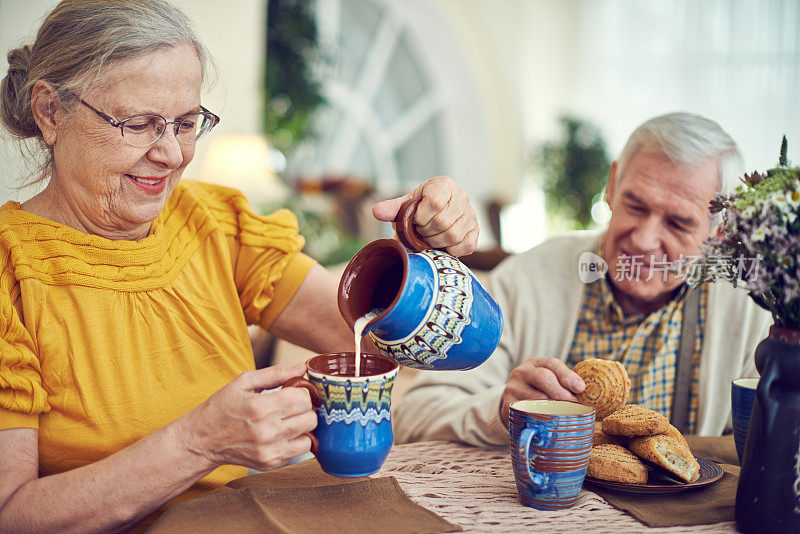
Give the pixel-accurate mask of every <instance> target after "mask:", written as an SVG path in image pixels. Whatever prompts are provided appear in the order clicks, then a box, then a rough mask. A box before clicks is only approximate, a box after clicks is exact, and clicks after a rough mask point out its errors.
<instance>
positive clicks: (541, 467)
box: [508, 400, 595, 510]
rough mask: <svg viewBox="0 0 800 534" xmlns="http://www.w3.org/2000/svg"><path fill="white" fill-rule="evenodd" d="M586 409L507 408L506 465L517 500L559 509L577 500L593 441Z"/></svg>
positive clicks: (559, 404) (529, 403)
mask: <svg viewBox="0 0 800 534" xmlns="http://www.w3.org/2000/svg"><path fill="white" fill-rule="evenodd" d="M594 416H595V411H594V408H592V407H591V406H584V405H583V404H578V403H577V402H571V401H559V400H522V401H517V402H515V403H513V404H512V405H511V407H510V408H509V422H508V430H509V433H510V435H511V441H510V448H511V462H512V464H513V467H514V479H515V480H516V483H517V493H518V495H519V500H520V502H521V503H522V504H523V505H525V506H530V507H532V508H536V509H537V510H561V509H564V508H569V507H570V506H572V505H573V504H575V501H576V500H578V493H580V490H581V486H582V485H583V479H584V477H585V476H586V467H587V466H588V465H589V453H590V452H591V450H592V439H593V438H594Z"/></svg>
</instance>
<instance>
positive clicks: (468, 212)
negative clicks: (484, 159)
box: [372, 176, 479, 256]
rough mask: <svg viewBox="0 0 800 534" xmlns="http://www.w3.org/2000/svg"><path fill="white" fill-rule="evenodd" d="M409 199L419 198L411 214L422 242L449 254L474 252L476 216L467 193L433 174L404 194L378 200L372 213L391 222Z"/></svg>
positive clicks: (449, 180)
mask: <svg viewBox="0 0 800 534" xmlns="http://www.w3.org/2000/svg"><path fill="white" fill-rule="evenodd" d="M411 198H421V199H422V200H421V201H420V203H419V205H418V206H417V210H416V212H415V213H414V225H415V226H416V230H417V233H418V234H419V235H420V236H421V237H422V239H424V240H425V242H427V243H428V244H429V245H430V246H432V247H433V248H437V249H443V250H446V251H447V252H449V253H450V254H452V255H453V256H466V255H467V254H472V253H473V252H475V247H476V245H477V244H478V233H479V230H478V217H477V216H476V214H475V209H474V208H473V207H472V204H470V202H469V198H468V197H467V193H466V192H465V191H464V190H463V189H461V188H460V187H458V186H457V185H456V183H455V181H454V180H453V179H452V178H450V177H449V176H435V177H433V178H431V179H430V180H427V181H425V182H424V183H422V184H421V185H420V186H418V187H417V188H416V189H414V190H413V191H412V192H410V193H408V194H407V195H404V196H402V197H398V198H392V199H389V200H384V201H382V202H378V203H377V204H375V206H373V208H372V214H373V215H374V216H375V218H376V219H378V220H379V221H387V222H391V221H394V218H395V216H396V215H397V211H398V210H399V209H400V206H401V205H402V204H403V202H405V201H406V200H408V199H411Z"/></svg>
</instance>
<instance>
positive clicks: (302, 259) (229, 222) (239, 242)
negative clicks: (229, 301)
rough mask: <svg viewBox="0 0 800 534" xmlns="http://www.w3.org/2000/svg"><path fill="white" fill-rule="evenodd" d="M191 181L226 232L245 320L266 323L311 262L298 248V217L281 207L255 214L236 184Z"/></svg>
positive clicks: (300, 245) (301, 242)
mask: <svg viewBox="0 0 800 534" xmlns="http://www.w3.org/2000/svg"><path fill="white" fill-rule="evenodd" d="M194 187H195V190H196V191H197V192H198V196H199V197H200V198H201V200H202V202H203V203H204V205H205V206H206V208H207V209H208V210H209V212H210V213H211V214H212V215H213V216H214V218H215V219H217V221H218V222H219V224H220V226H221V227H222V229H223V231H224V232H225V236H226V238H227V240H228V245H229V249H230V253H231V258H232V262H233V275H234V281H235V284H236V289H237V291H238V293H239V298H240V300H241V303H242V309H243V310H244V314H245V318H246V320H247V323H248V324H259V325H261V326H262V327H263V328H265V329H268V328H269V327H270V325H271V324H272V322H273V321H274V320H275V319H276V318H277V317H278V315H280V313H281V312H282V311H283V309H284V308H285V307H286V305H287V304H288V303H289V301H290V300H291V298H292V297H293V296H294V294H295V292H296V291H297V290H298V289H299V288H300V285H301V284H302V283H303V280H305V277H306V275H307V274H308V272H309V270H310V269H311V266H312V265H313V264H314V261H313V260H312V259H311V258H309V257H308V256H306V255H305V254H303V253H302V252H301V250H302V248H303V245H304V244H305V240H304V239H303V237H302V236H301V235H300V234H299V230H298V226H297V218H296V217H295V216H294V215H293V214H292V213H291V212H290V211H288V210H285V209H283V210H278V211H276V212H275V213H272V214H270V215H260V214H257V213H255V212H254V211H253V209H252V208H251V207H250V204H249V202H248V200H247V199H246V198H245V196H244V195H242V194H241V193H240V192H239V191H236V190H234V189H230V188H226V187H220V186H212V185H210V184H200V183H196V184H194Z"/></svg>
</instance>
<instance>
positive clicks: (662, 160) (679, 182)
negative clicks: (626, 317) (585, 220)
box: [603, 149, 719, 314]
mask: <svg viewBox="0 0 800 534" xmlns="http://www.w3.org/2000/svg"><path fill="white" fill-rule="evenodd" d="M616 173H617V162H616V161H615V162H614V163H613V164H612V166H611V173H610V176H609V182H608V189H607V193H606V199H607V201H608V204H609V206H610V207H611V212H612V215H611V221H610V223H609V226H608V231H607V232H606V239H605V244H604V246H603V257H604V258H605V260H606V261H607V262H608V273H609V277H610V279H611V284H612V288H613V290H614V296H615V298H616V300H617V302H618V303H619V305H620V306H621V307H622V309H623V311H624V312H625V313H627V314H633V313H645V312H650V311H653V310H655V309H657V308H659V307H660V306H662V305H663V304H665V303H666V302H667V301H669V300H670V299H671V298H672V296H673V294H674V291H675V289H676V288H677V287H678V286H680V284H681V283H682V282H683V279H682V278H679V277H677V276H675V275H674V274H671V273H670V274H668V276H667V279H666V281H665V280H664V272H663V266H665V265H666V263H664V261H665V260H666V261H669V262H674V261H677V260H678V259H680V256H681V254H683V255H686V256H691V255H696V254H699V253H700V247H701V245H702V243H703V241H704V240H705V239H706V238H707V237H708V236H709V232H710V230H711V221H710V219H709V214H708V203H709V202H710V201H711V200H712V199H713V198H714V193H715V192H716V189H717V184H718V182H719V178H718V162H717V161H714V160H710V161H706V162H705V163H702V164H701V165H698V166H696V167H687V166H683V165H676V164H675V163H672V162H670V161H669V160H668V159H667V158H666V157H664V156H663V155H661V154H658V153H655V152H650V151H647V150H644V149H643V150H639V151H638V152H637V153H636V154H634V156H633V157H632V158H631V159H630V160H629V161H628V164H627V166H626V167H625V168H624V169H623V173H624V174H623V175H622V176H617V175H616ZM654 262H658V263H654ZM652 267H655V269H652Z"/></svg>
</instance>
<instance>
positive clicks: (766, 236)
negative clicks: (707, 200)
mask: <svg viewBox="0 0 800 534" xmlns="http://www.w3.org/2000/svg"><path fill="white" fill-rule="evenodd" d="M742 181H743V184H742V185H741V186H739V188H738V189H737V190H736V193H733V194H727V195H726V194H722V193H717V196H716V198H715V199H714V200H713V201H711V206H710V210H711V212H712V213H715V214H718V217H721V221H720V223H719V226H718V228H717V232H716V234H715V235H714V236H713V237H711V238H710V239H708V240H707V241H706V243H705V247H704V255H705V259H704V261H703V265H702V266H701V267H700V268H699V269H698V270H697V272H696V273H697V274H696V276H695V277H693V278H694V280H692V281H693V282H698V281H713V280H718V279H727V280H730V281H731V282H733V284H734V285H738V284H741V285H742V286H743V287H744V288H745V289H747V290H748V291H749V293H750V296H751V297H752V298H753V300H754V301H755V302H756V303H757V304H758V305H759V306H761V307H762V308H764V309H765V310H767V311H769V312H770V313H771V314H772V317H773V318H774V320H775V324H776V325H777V326H778V327H782V328H791V329H800V271H798V264H800V167H792V166H790V165H789V164H788V162H787V159H786V137H784V138H783V143H782V144H781V155H780V159H779V161H778V166H777V167H775V168H773V169H770V170H768V171H767V172H766V173H764V174H761V173H759V172H753V173H752V174H749V175H748V174H745V175H744V179H743V180H742Z"/></svg>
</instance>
